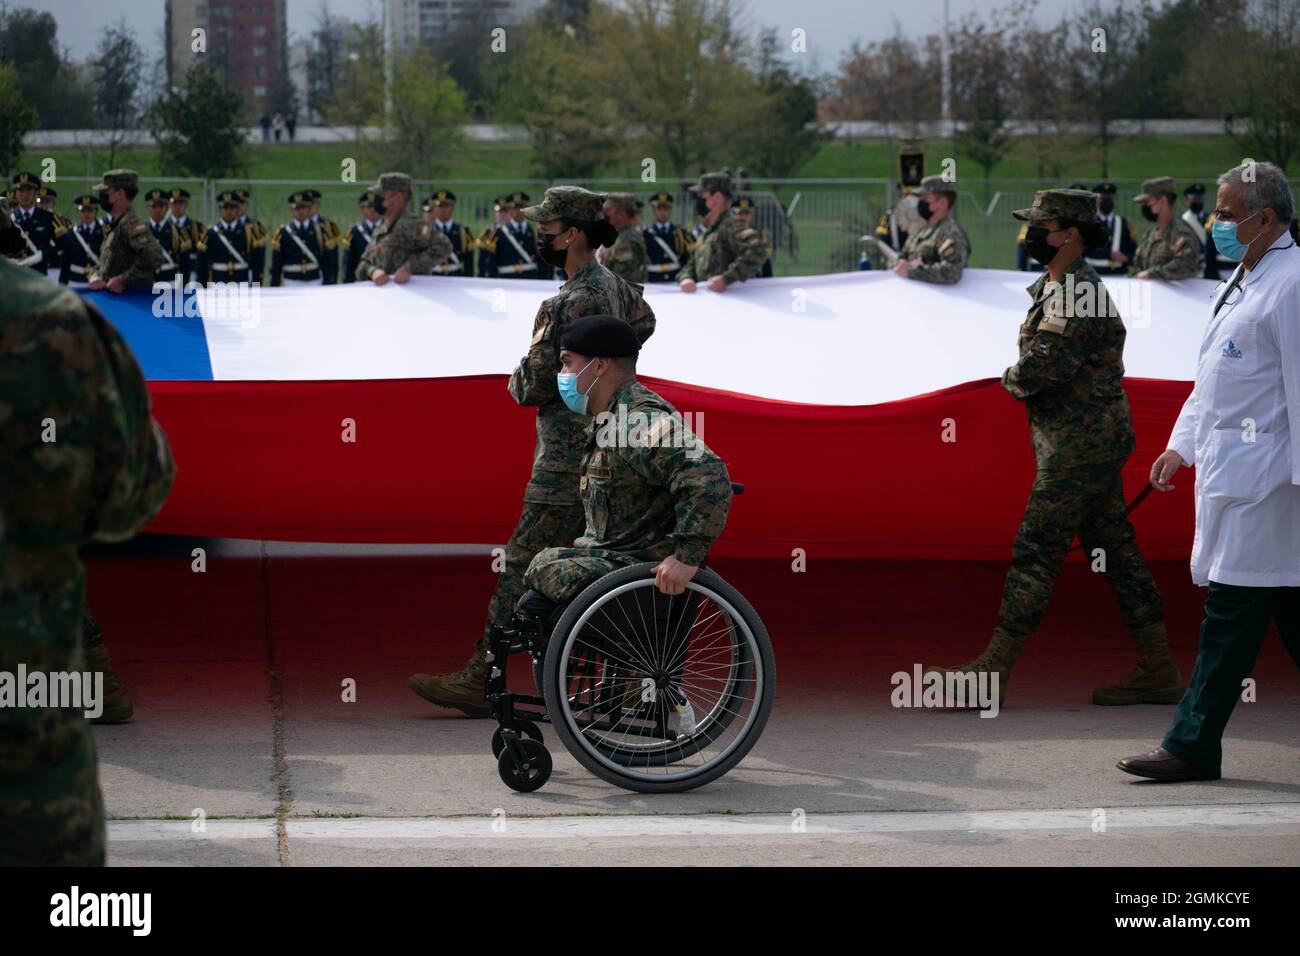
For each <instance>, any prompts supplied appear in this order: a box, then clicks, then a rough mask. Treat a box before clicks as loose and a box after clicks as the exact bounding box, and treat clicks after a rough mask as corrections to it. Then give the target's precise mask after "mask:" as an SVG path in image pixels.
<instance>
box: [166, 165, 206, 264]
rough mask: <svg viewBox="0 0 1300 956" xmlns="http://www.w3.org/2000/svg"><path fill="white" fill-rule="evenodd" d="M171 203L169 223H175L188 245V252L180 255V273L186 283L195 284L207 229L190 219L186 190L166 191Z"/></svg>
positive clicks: (188, 195) (188, 199) (187, 191)
mask: <svg viewBox="0 0 1300 956" xmlns="http://www.w3.org/2000/svg"><path fill="white" fill-rule="evenodd" d="M167 195H168V197H169V199H170V202H171V211H170V212H169V213H168V215H169V216H170V217H171V221H172V222H174V223H176V228H177V229H179V230H180V231H181V235H183V236H184V237H185V239H186V241H187V242H188V243H189V246H190V248H189V251H188V252H184V253H182V254H181V272H182V274H183V277H184V280H185V281H186V282H195V281H197V279H198V274H199V249H200V248H201V247H202V245H203V237H204V235H205V234H206V233H207V229H206V228H205V227H204V225H203V223H201V222H199V221H198V220H197V219H191V218H190V192H189V190H188V189H181V188H179V187H177V188H176V189H171V190H168V193H167Z"/></svg>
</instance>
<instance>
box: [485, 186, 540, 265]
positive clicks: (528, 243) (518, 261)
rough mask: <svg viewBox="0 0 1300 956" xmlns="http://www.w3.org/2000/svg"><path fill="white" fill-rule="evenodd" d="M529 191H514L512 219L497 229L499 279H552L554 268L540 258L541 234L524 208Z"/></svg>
mask: <svg viewBox="0 0 1300 956" xmlns="http://www.w3.org/2000/svg"><path fill="white" fill-rule="evenodd" d="M528 203H529V197H528V193H522V192H521V193H511V195H510V213H511V214H510V218H509V219H507V220H506V221H505V222H504V223H503V224H502V225H501V226H500V227H499V228H498V229H497V231H496V237H495V238H496V248H495V249H494V250H493V253H492V268H493V275H494V276H495V277H496V278H498V279H549V278H551V276H552V270H551V267H550V266H548V265H547V264H546V263H545V262H542V261H541V260H540V259H539V258H538V257H537V235H536V233H534V231H533V227H532V226H531V225H530V224H529V222H528V220H527V219H525V218H523V216H522V215H520V211H521V210H522V209H523V208H524V207H525V206H526V205H528Z"/></svg>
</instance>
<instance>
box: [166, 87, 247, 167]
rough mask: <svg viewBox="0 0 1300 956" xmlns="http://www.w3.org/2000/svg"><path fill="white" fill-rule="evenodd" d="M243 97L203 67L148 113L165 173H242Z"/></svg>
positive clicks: (243, 164) (169, 92) (172, 90)
mask: <svg viewBox="0 0 1300 956" xmlns="http://www.w3.org/2000/svg"><path fill="white" fill-rule="evenodd" d="M243 112H244V97H243V94H242V93H240V92H239V90H237V89H233V88H231V87H228V86H226V84H225V83H223V82H222V81H221V79H220V78H219V77H218V76H217V75H216V74H215V73H213V72H212V71H211V70H210V69H208V68H207V67H206V66H204V65H201V64H200V65H195V66H192V67H190V69H189V71H188V72H187V73H186V74H185V77H184V79H183V80H182V82H181V86H180V87H178V88H172V89H170V90H168V91H167V92H166V93H164V94H163V96H161V97H160V98H159V99H158V100H156V101H155V102H154V104H153V105H152V106H151V107H150V108H149V111H148V112H147V114H146V117H145V119H146V122H147V124H148V126H149V129H150V131H151V132H152V133H153V137H154V140H155V141H156V142H157V143H158V165H159V168H160V169H161V170H162V171H163V173H164V174H168V175H173V176H199V177H203V178H209V179H218V178H220V177H222V176H226V175H228V174H230V173H234V172H237V171H239V170H240V169H243V168H244V166H245V162H244V158H243V150H242V147H243V144H244V131H243V127H242V126H241V118H242V116H243Z"/></svg>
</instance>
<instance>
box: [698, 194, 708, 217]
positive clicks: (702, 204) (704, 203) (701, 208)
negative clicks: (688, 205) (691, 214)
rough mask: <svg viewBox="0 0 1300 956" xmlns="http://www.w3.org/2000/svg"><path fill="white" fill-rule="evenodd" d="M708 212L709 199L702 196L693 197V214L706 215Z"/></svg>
mask: <svg viewBox="0 0 1300 956" xmlns="http://www.w3.org/2000/svg"><path fill="white" fill-rule="evenodd" d="M708 214H709V201H708V200H707V199H705V198H704V197H703V196H696V197H695V215H697V216H707V215H708Z"/></svg>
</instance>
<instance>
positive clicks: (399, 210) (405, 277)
mask: <svg viewBox="0 0 1300 956" xmlns="http://www.w3.org/2000/svg"><path fill="white" fill-rule="evenodd" d="M373 191H374V194H375V199H374V205H375V209H376V210H377V211H378V212H379V214H380V215H382V216H383V217H384V219H383V221H382V222H380V223H379V225H378V226H376V227H375V235H374V237H373V239H372V240H371V242H370V246H369V248H367V249H366V251H365V254H364V255H363V256H362V257H361V262H360V264H359V265H358V266H357V278H358V279H368V280H370V281H371V282H373V283H374V284H375V285H384V284H385V283H387V282H388V280H389V279H390V278H391V279H392V280H393V281H394V282H396V283H397V284H398V285H402V284H403V283H406V282H408V281H410V278H411V276H413V275H421V276H427V275H433V267H434V266H436V265H437V264H438V263H440V262H446V261H447V258H448V256H449V255H450V253H451V243H450V242H449V241H448V240H447V237H446V236H444V235H443V234H442V233H440V232H439V231H438V230H436V229H434V228H433V226H431V225H429V224H428V223H427V222H424V221H423V220H421V219H420V218H419V217H418V216H416V215H414V213H415V209H414V207H413V205H412V203H411V177H410V176H408V175H407V174H406V173H384V174H383V175H382V176H380V177H379V182H377V183H375V185H374V187H373Z"/></svg>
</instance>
